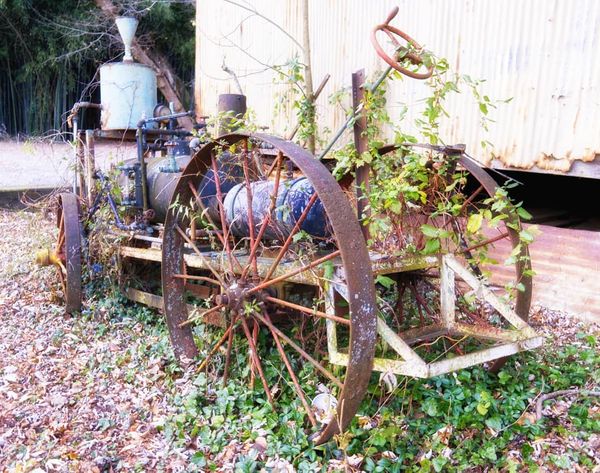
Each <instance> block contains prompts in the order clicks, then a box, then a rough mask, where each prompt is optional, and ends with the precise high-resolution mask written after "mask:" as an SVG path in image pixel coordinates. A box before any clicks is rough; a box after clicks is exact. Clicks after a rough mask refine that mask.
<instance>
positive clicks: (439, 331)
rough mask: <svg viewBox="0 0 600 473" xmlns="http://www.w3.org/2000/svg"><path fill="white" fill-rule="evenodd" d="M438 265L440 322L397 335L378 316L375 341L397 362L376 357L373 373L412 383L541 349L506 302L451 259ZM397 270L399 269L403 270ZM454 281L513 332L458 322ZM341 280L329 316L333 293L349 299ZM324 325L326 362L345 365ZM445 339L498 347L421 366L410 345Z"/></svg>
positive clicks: (331, 325)
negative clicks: (470, 340) (407, 378)
mask: <svg viewBox="0 0 600 473" xmlns="http://www.w3.org/2000/svg"><path fill="white" fill-rule="evenodd" d="M437 260H438V261H437V265H438V267H439V270H440V288H441V291H440V308H441V314H440V315H441V317H440V319H441V323H437V324H432V325H429V326H426V327H422V328H419V329H413V330H409V331H406V332H402V333H400V334H398V333H396V332H395V331H394V330H393V329H392V328H390V327H389V326H388V325H387V324H386V322H385V321H384V320H383V319H382V318H381V317H378V318H377V333H378V335H379V337H380V338H381V339H382V340H384V341H385V342H386V343H387V344H388V345H389V346H390V347H391V348H392V349H393V351H394V352H395V353H396V354H397V355H399V356H400V358H401V359H391V358H380V357H375V358H374V361H373V370H374V371H380V372H384V373H386V372H391V373H394V374H398V375H405V376H413V377H416V378H429V377H432V376H438V375H441V374H445V373H450V372H453V371H457V370H459V369H462V368H468V367H470V366H474V365H477V364H481V363H487V362H492V361H494V360H499V359H502V358H504V357H507V356H509V355H513V354H515V353H518V352H521V351H525V350H532V349H534V348H537V347H539V346H541V345H542V343H543V337H541V336H538V335H537V334H536V332H535V331H534V330H533V328H531V326H530V325H529V324H528V323H527V322H526V321H524V320H523V319H522V318H521V317H519V315H518V314H517V313H516V312H515V311H514V310H513V309H512V308H511V307H510V306H509V305H508V304H507V303H505V302H504V301H502V300H501V299H500V298H499V297H497V296H496V295H495V294H494V293H493V292H492V291H491V289H490V288H489V287H488V286H487V285H486V284H485V283H484V282H483V281H482V280H481V279H479V278H478V277H477V276H475V275H474V274H473V273H472V272H471V271H470V270H469V269H467V268H466V267H465V266H463V265H462V264H461V262H460V261H459V260H458V259H456V257H455V256H454V255H451V254H446V255H442V256H440V257H439V259H437ZM398 269H400V270H401V266H399V267H398ZM456 276H458V277H460V279H461V280H462V281H463V282H464V283H465V284H467V285H468V286H469V287H470V288H471V289H472V290H473V291H474V292H475V295H476V297H477V298H478V299H479V300H482V301H485V302H487V303H488V304H490V305H491V306H492V307H494V309H496V310H497V312H498V313H499V314H500V316H501V317H502V318H503V319H505V320H506V321H507V322H509V323H510V324H511V326H512V327H513V329H511V330H508V329H499V328H498V329H496V328H492V327H484V326H479V325H473V326H470V325H467V324H464V323H461V322H459V321H457V320H456V317H455V297H456V296H455V292H454V283H455V277H456ZM343 280H344V276H343V274H342V273H341V268H340V270H338V271H337V273H336V275H335V277H334V281H332V283H331V284H330V286H329V288H328V290H327V292H326V297H325V301H326V302H325V307H326V310H327V311H329V312H330V313H334V311H335V297H336V293H337V294H339V295H340V296H341V297H342V298H344V299H346V298H347V297H348V293H347V290H346V289H345V285H344V283H343ZM326 326H327V349H328V352H329V360H330V362H331V363H333V364H336V365H341V366H346V365H347V364H348V360H349V358H348V355H347V354H346V353H343V352H341V351H340V350H339V349H338V344H337V325H336V322H335V321H333V320H329V319H328V320H326ZM444 334H453V335H458V336H469V337H473V338H475V339H478V340H483V341H494V342H498V345H495V346H492V347H490V348H484V349H480V350H476V351H473V352H471V353H468V354H465V355H460V356H455V357H453V358H445V359H442V360H439V361H434V362H431V363H427V362H426V361H424V360H423V359H422V358H421V357H420V356H419V355H418V354H417V352H416V351H415V350H414V349H413V348H412V347H411V346H410V343H411V342H413V341H415V340H420V339H431V338H436V337H438V336H440V335H444Z"/></svg>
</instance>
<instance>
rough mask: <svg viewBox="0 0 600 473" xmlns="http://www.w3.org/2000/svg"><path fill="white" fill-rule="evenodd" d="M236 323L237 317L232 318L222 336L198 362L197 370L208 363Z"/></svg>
mask: <svg viewBox="0 0 600 473" xmlns="http://www.w3.org/2000/svg"><path fill="white" fill-rule="evenodd" d="M237 324H238V320H237V318H234V319H233V320H232V321H231V323H230V324H229V327H227V330H225V333H224V334H223V336H222V337H221V338H220V339H219V341H218V342H217V343H215V345H214V346H213V347H212V348H211V350H210V352H208V355H206V357H204V360H202V363H200V365H199V366H198V368H197V369H196V371H197V372H200V371H202V370H203V369H204V368H205V367H206V365H207V364H208V362H209V361H210V359H211V358H212V356H213V355H214V354H215V353H216V352H217V350H218V349H219V348H221V345H223V343H225V340H227V339H228V338H229V334H230V333H232V332H233V329H234V328H235V326H236V325H237Z"/></svg>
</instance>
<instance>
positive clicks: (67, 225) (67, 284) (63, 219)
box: [55, 193, 81, 313]
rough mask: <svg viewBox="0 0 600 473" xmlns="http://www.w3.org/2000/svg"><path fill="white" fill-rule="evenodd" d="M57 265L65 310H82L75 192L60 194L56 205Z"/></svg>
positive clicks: (78, 216) (79, 238)
mask: <svg viewBox="0 0 600 473" xmlns="http://www.w3.org/2000/svg"><path fill="white" fill-rule="evenodd" d="M57 225H58V239H57V242H56V250H55V255H56V259H57V262H56V266H57V269H58V274H59V278H60V281H61V285H62V289H63V294H64V299H65V310H66V311H67V313H72V312H79V311H80V310H81V221H80V212H79V201H78V199H77V196H76V195H75V194H71V193H62V194H60V195H59V196H58V207H57Z"/></svg>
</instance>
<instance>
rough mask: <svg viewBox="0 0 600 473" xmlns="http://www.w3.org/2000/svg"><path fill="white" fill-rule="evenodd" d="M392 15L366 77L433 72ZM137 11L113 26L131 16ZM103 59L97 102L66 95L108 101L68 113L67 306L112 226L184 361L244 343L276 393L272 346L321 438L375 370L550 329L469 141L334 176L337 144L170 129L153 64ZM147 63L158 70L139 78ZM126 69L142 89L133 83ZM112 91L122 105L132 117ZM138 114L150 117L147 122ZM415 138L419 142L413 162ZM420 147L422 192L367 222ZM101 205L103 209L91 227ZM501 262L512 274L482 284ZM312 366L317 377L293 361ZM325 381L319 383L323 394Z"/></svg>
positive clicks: (63, 261)
mask: <svg viewBox="0 0 600 473" xmlns="http://www.w3.org/2000/svg"><path fill="white" fill-rule="evenodd" d="M394 15H395V13H394V12H392V14H391V15H390V17H389V18H388V20H387V21H386V22H385V23H383V24H381V25H378V26H377V27H376V28H375V30H374V32H373V38H372V40H373V43H374V46H375V48H376V51H377V53H378V54H379V55H380V56H381V57H382V58H383V59H384V60H385V61H386V62H387V63H388V64H389V68H388V69H387V70H386V71H385V72H384V74H383V75H382V77H381V78H380V80H379V81H378V82H375V85H374V86H372V87H377V85H378V84H379V83H381V81H383V80H384V79H385V77H386V76H387V74H388V73H389V72H390V71H391V70H392V69H396V70H398V71H400V72H401V73H403V74H406V75H409V76H411V77H415V78H417V79H425V78H427V77H429V76H430V75H431V72H432V71H431V68H428V67H427V66H426V65H425V64H423V58H422V57H421V56H420V55H419V51H420V50H421V48H420V46H419V45H418V44H417V43H416V42H415V41H414V40H413V39H411V38H410V37H408V36H407V35H406V34H405V33H403V32H402V31H400V30H398V29H396V28H394V27H392V26H390V25H389V22H390V20H391V19H392V18H393V16H394ZM128 21H129V20H128V19H124V20H123V21H122V23H123V24H122V25H119V26H120V28H131V27H132V25H131V23H128ZM133 28H134V25H133ZM134 29H135V28H134ZM378 31H383V32H384V33H386V34H387V35H388V36H389V37H390V38H391V39H392V42H393V43H394V46H395V48H396V52H397V51H398V50H402V46H401V45H400V44H399V42H398V41H397V38H398V37H401V38H403V39H404V40H405V41H406V42H407V44H408V45H409V46H410V51H409V52H408V53H407V54H404V60H403V62H402V63H400V61H398V60H397V59H396V58H394V56H393V55H392V56H390V55H388V54H387V53H386V52H385V51H384V49H383V48H382V47H381V46H380V45H379V43H378V42H377V37H376V33H377V32H378ZM124 36H126V35H124ZM131 36H132V35H131ZM405 51H406V49H405ZM407 63H408V64H409V66H410V67H408V68H407V66H406V64H407ZM106 67H108V68H109V69H112V70H109V71H103V72H104V73H103V72H102V71H101V93H102V103H101V104H99V105H94V104H79V105H78V106H76V107H75V109H74V110H75V114H74V117H76V112H77V109H78V108H81V107H85V106H96V107H100V108H101V113H102V123H103V127H102V129H99V130H85V131H81V130H78V129H77V127H75V129H74V132H75V138H76V141H77V143H78V146H77V149H78V152H77V156H78V162H79V163H80V166H79V174H78V176H79V178H78V185H77V186H76V193H70V192H69V193H62V194H60V197H59V201H58V212H57V224H58V228H59V232H58V240H57V244H56V247H55V249H54V250H53V251H47V252H45V253H44V254H42V255H40V260H41V261H42V262H45V263H54V264H55V265H56V266H57V268H58V273H59V275H60V279H61V281H62V284H63V288H64V299H65V302H66V307H67V311H68V312H76V311H78V310H80V309H81V304H82V302H81V301H82V275H83V273H84V271H82V268H83V267H85V266H87V267H89V266H90V265H92V264H93V260H94V254H93V253H94V252H93V250H92V249H91V245H90V242H91V241H92V236H91V234H92V233H94V232H99V231H100V232H105V234H106V235H105V236H106V238H105V239H104V240H103V241H104V244H105V245H109V246H110V247H111V249H112V250H113V251H114V260H113V261H118V265H119V267H120V268H121V273H122V277H121V278H120V279H121V284H122V286H123V290H124V292H125V293H126V294H127V296H128V297H129V298H130V299H132V300H134V301H137V302H141V303H145V304H148V305H150V306H153V307H156V308H158V309H160V310H161V311H162V312H163V313H164V316H165V320H166V324H167V327H168V330H169V334H170V339H171V342H172V345H173V349H174V352H175V355H176V357H177V359H178V360H180V361H181V362H182V363H183V364H188V363H190V362H193V363H195V364H197V365H198V366H197V368H198V369H210V370H211V371H212V372H213V373H214V374H216V375H218V376H221V377H223V378H225V379H226V378H228V377H230V376H232V373H233V370H234V367H233V366H232V358H233V356H232V352H235V353H238V352H239V350H240V349H243V350H245V351H246V352H247V358H246V359H247V360H248V362H247V366H246V367H245V368H246V372H248V373H249V374H248V375H249V376H250V377H251V379H252V384H253V385H254V384H256V385H257V386H262V388H264V393H265V397H266V400H268V401H269V402H271V403H273V404H276V402H277V394H276V390H274V389H272V388H273V386H270V385H269V381H268V379H267V377H266V376H265V373H264V366H263V365H264V360H263V354H264V353H265V351H268V352H269V353H275V354H276V355H277V356H278V357H279V358H278V359H279V360H280V373H281V374H280V376H281V378H282V379H283V378H285V381H284V383H285V384H286V385H287V386H289V389H293V390H294V392H295V394H296V395H297V397H298V398H299V400H300V402H301V405H302V406H303V407H304V409H305V411H306V419H307V425H308V423H310V424H311V425H312V427H313V429H314V431H315V435H314V437H313V438H314V440H315V442H316V443H322V442H325V441H327V440H329V439H330V438H331V437H332V435H334V434H336V433H337V432H340V431H341V430H343V429H344V428H346V427H347V425H348V424H349V422H350V421H351V420H352V418H353V417H354V415H355V414H356V412H357V410H358V409H359V406H360V404H361V401H362V400H363V397H364V396H365V393H366V391H367V387H368V385H369V383H370V382H371V380H372V372H373V371H376V372H380V373H383V374H384V375H388V376H389V375H406V376H413V377H421V378H426V377H432V376H437V375H440V374H444V373H448V372H452V371H455V370H458V369H462V368H466V367H469V366H473V365H476V364H482V363H487V364H488V365H489V366H490V368H491V369H494V368H496V369H497V368H498V367H499V366H500V365H501V363H502V362H503V360H504V359H505V358H506V357H507V356H510V355H512V354H515V353H517V352H520V351H523V350H528V349H532V348H535V347H537V346H539V345H540V344H541V343H542V339H541V337H539V336H538V335H536V333H535V332H534V331H533V329H532V328H531V327H530V326H529V325H528V323H527V318H528V311H529V306H530V300H531V282H532V281H531V271H530V269H531V268H530V263H529V259H528V252H527V245H526V242H525V241H523V240H522V239H520V238H519V231H520V229H521V227H520V223H519V220H518V214H517V213H514V212H512V213H511V212H509V211H508V210H507V209H509V208H510V207H511V205H512V204H510V202H509V201H508V199H507V197H506V195H505V194H502V193H499V192H498V189H499V187H498V185H497V184H496V182H495V181H494V179H493V178H492V177H491V176H490V175H489V174H488V172H487V171H486V170H484V169H483V168H482V167H481V166H480V165H479V164H478V163H477V162H476V161H474V160H473V159H471V158H470V157H468V156H467V155H466V154H465V150H464V147H462V146H431V145H412V144H411V145H408V144H406V145H390V146H384V147H383V148H381V149H379V150H378V152H377V154H376V156H375V157H374V160H377V159H388V160H390V159H391V160H392V161H393V162H394V163H395V168H394V169H396V171H397V175H396V176H381V175H377V174H376V166H374V164H373V163H372V164H371V165H368V164H363V165H361V166H360V167H358V168H357V169H355V170H354V171H353V172H349V173H346V175H344V176H343V177H342V178H341V179H336V178H334V176H333V175H332V172H331V170H332V167H333V165H334V163H332V162H331V161H330V160H328V159H324V155H325V154H326V151H327V150H328V149H329V148H330V147H328V148H327V149H326V151H325V152H324V153H322V155H321V156H319V157H316V156H314V155H312V154H311V153H310V152H308V151H307V150H306V149H304V148H302V147H301V146H299V145H298V144H295V143H294V142H292V141H288V140H285V139H282V138H279V137H276V136H270V135H267V134H261V133H252V132H246V131H243V130H240V129H238V130H234V131H232V132H228V133H225V134H222V135H220V136H218V137H217V138H213V139H210V138H209V137H208V136H207V135H205V134H203V133H202V131H203V129H204V128H203V127H202V124H200V126H199V127H198V130H199V133H195V134H192V133H191V130H185V129H181V128H178V127H177V124H176V120H177V118H178V117H180V116H181V115H182V114H177V113H173V112H172V111H171V112H169V111H168V110H166V113H165V110H164V108H160V107H156V104H155V102H156V84H155V82H153V78H152V74H150V71H148V70H145V69H147V68H144V66H141V65H139V64H135V63H133V62H131V60H130V59H127V58H126V60H125V61H124V62H122V63H117V64H109V65H106V66H103V68H106ZM140 68H141V69H140ZM115 69H119V70H117V71H115ZM120 69H127V71H125V70H120ZM138 69H140V70H138ZM136 74H137V75H136ZM147 76H148V77H150V79H149V80H148V82H149V84H146V82H142V81H145V80H146V79H145V77H147ZM134 80H139V81H140V82H139V83H137V84H136V87H135V88H131V87H129V86H127V87H125V86H123V81H125V82H127V83H129V82H131V81H134ZM115 82H116V85H115ZM363 84H364V76H363V75H362V73H360V72H359V73H356V74H354V76H353V93H354V100H355V114H354V115H353V116H352V117H351V119H349V121H348V122H347V124H346V125H344V127H343V129H342V131H343V130H345V129H346V128H348V127H349V126H350V123H352V126H353V127H354V132H355V145H356V148H357V150H358V153H359V154H360V153H362V152H364V151H366V147H367V143H366V138H365V133H364V126H365V122H364V120H365V117H364V114H362V113H361V107H360V101H361V98H362V96H363V94H364V85H363ZM128 87H129V88H128ZM144 91H147V93H148V96H150V98H149V99H148V100H147V101H148V102H149V103H148V104H145V103H144V100H145V99H146V98H147V97H140V96H139V94H144V93H145V92H144ZM119 94H129V95H127V96H123V95H119ZM132 102H134V105H132ZM221 102H222V104H223V105H222V107H221V109H222V110H224V111H233V112H234V115H239V114H241V113H243V112H244V110H245V97H243V96H239V95H227V96H222V97H221ZM119 107H125V108H126V114H125V115H126V117H125V118H124V123H119V119H120V118H119V117H120V115H122V110H119V109H118V108H119ZM136 107H137V108H136ZM144 107H146V108H144ZM148 108H149V110H146V109H148ZM155 108H156V110H157V111H154V112H153V110H154V109H155ZM132 109H133V112H132ZM143 114H144V115H145V116H146V117H148V116H151V117H153V118H142V119H141V120H139V117H141V116H143ZM189 115H191V113H190V114H189ZM131 117H136V119H135V120H133V121H132V118H131ZM138 120H139V121H138ZM339 135H341V133H340V134H338V136H339ZM115 138H118V139H119V140H124V139H129V140H131V141H133V140H134V139H135V140H136V142H137V158H136V159H133V160H131V161H128V162H125V163H123V164H122V165H121V166H120V167H119V168H118V174H119V175H118V177H117V178H116V179H112V180H111V179H109V178H108V177H107V176H106V175H104V174H103V172H101V171H100V170H97V169H95V166H94V160H93V143H94V140H95V139H104V140H107V139H108V140H110V139H115ZM416 150H421V153H422V154H420V155H419V158H418V160H417V161H410V159H411V157H414V156H416ZM415 162H417V163H419V165H420V166H422V167H421V171H420V172H421V174H423V175H424V176H425V177H426V187H424V188H423V187H419V186H418V185H417V183H415V182H404V184H406V185H407V186H413V187H415V188H417V191H418V195H419V200H418V202H419V203H418V204H415V203H414V202H413V203H412V204H407V205H403V206H402V208H401V210H400V211H398V212H396V218H397V221H396V222H397V224H396V225H392V226H390V227H389V228H387V229H386V230H385V231H384V232H383V233H382V232H379V233H377V234H375V233H373V234H369V230H368V226H367V225H365V224H364V223H363V222H364V221H365V220H366V218H365V215H366V214H367V213H368V212H369V211H370V209H369V208H368V206H367V205H366V204H365V202H366V201H367V200H366V198H365V193H366V191H367V190H368V188H369V186H371V185H373V182H375V181H376V180H377V179H382V178H384V179H393V178H398V176H400V178H402V176H403V175H404V174H402V169H404V168H405V166H409V165H414V163H415ZM411 163H412V164H411ZM406 179H410V178H409V177H406ZM421 182H422V181H421ZM401 184H402V182H401V181H399V185H401ZM398 199H399V200H401V199H402V196H399V197H398ZM405 203H406V202H405ZM440 203H443V205H441V204H440ZM101 210H102V211H103V212H104V214H103V215H105V216H106V215H108V216H109V217H110V218H108V219H106V217H105V220H108V223H105V224H104V225H100V226H98V225H92V223H93V222H95V221H96V220H98V219H99V218H100V217H99V214H100V211H101ZM473 216H474V217H473ZM377 218H379V217H378V216H377V215H374V216H371V219H377ZM381 218H384V217H383V216H382V217H381ZM382 234H383V235H384V236H385V238H383V239H382V238H381V236H380V235H382ZM107 242H109V243H107ZM484 253H485V255H486V257H485V258H478V255H481V254H484ZM506 259H508V260H509V261H508V262H507V264H504V260H506ZM494 260H496V261H494ZM498 261H501V263H500V264H497V265H495V263H496V262H498ZM494 265H495V266H498V267H501V268H502V269H501V271H499V272H500V273H501V276H502V278H501V279H502V281H503V282H505V281H509V280H510V281H513V284H512V285H508V286H507V285H505V284H504V283H498V282H497V281H494V282H493V283H492V282H490V279H489V278H488V277H487V276H488V270H489V267H490V266H494ZM208 326H214V329H213V330H215V331H216V332H217V333H216V334H214V333H213V335H214V337H213V338H214V339H211V342H210V345H209V346H207V343H206V340H204V339H203V337H200V336H199V334H198V332H197V330H198V328H199V327H202V328H203V330H204V329H206V328H207V327H208ZM307 367H308V369H309V371H310V373H312V376H306V373H305V372H304V371H303V373H304V374H303V375H302V376H300V375H299V371H300V370H305V369H306V368H307ZM317 384H321V385H322V386H324V387H325V389H324V390H322V392H321V393H320V394H316V391H315V386H316V385H317ZM309 391H310V395H309V394H307V393H308V392H309ZM315 394H316V395H315Z"/></svg>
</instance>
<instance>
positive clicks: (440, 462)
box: [431, 457, 448, 473]
mask: <svg viewBox="0 0 600 473" xmlns="http://www.w3.org/2000/svg"><path fill="white" fill-rule="evenodd" d="M446 463H448V459H447V458H445V457H435V458H434V459H433V460H432V461H431V464H432V465H433V469H434V470H435V471H436V472H437V473H439V472H440V471H442V470H443V469H444V466H445V465H446Z"/></svg>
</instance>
